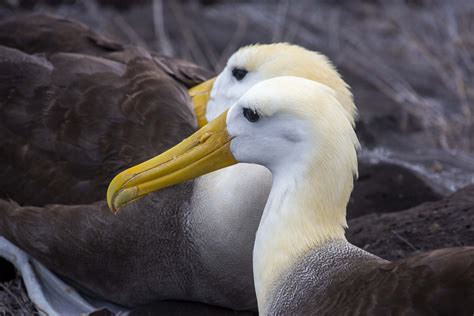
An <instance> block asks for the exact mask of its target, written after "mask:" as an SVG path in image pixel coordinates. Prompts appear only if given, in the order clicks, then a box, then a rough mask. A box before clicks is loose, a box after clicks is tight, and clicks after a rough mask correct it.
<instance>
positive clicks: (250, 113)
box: [243, 108, 260, 122]
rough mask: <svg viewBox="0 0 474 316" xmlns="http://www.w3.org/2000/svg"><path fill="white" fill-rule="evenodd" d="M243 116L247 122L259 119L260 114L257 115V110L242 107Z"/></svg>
mask: <svg viewBox="0 0 474 316" xmlns="http://www.w3.org/2000/svg"><path fill="white" fill-rule="evenodd" d="M243 112H244V116H245V118H246V119H247V120H248V121H249V122H256V121H258V120H259V119H260V116H259V115H258V113H257V111H255V110H251V109H249V108H244V109H243Z"/></svg>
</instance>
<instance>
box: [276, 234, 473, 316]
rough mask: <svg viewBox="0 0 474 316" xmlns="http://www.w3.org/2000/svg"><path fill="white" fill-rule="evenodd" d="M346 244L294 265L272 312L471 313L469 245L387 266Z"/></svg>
mask: <svg viewBox="0 0 474 316" xmlns="http://www.w3.org/2000/svg"><path fill="white" fill-rule="evenodd" d="M346 244H347V243H346ZM347 245H348V244H347ZM347 245H344V244H339V245H336V246H334V245H329V246H328V247H327V248H326V249H318V250H315V251H314V252H313V253H311V254H309V255H308V256H307V257H306V258H304V259H303V260H302V261H301V262H299V263H298V264H297V266H296V268H295V269H294V271H292V272H291V273H289V274H288V275H287V276H285V278H284V280H283V281H282V283H281V284H280V285H279V286H278V288H279V289H280V290H279V291H278V292H277V294H276V295H275V298H274V299H273V307H272V311H273V312H275V313H281V314H282V315H427V316H428V315H444V316H448V315H466V316H471V315H473V313H474V247H460V248H447V249H440V250H435V251H431V252H427V253H424V254H421V255H417V256H413V257H409V258H406V259H403V260H399V261H396V262H387V261H383V260H381V259H379V258H377V257H373V256H371V255H369V254H368V253H365V252H363V251H361V250H360V249H359V250H357V248H355V247H354V246H347Z"/></svg>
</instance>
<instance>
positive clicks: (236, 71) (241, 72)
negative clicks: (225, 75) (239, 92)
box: [232, 68, 248, 81]
mask: <svg viewBox="0 0 474 316" xmlns="http://www.w3.org/2000/svg"><path fill="white" fill-rule="evenodd" d="M247 72H248V71H247V70H245V69H242V68H233V69H232V76H233V77H234V78H235V79H237V80H238V81H240V80H242V79H244V77H245V75H246V74H247Z"/></svg>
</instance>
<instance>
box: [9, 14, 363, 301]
mask: <svg viewBox="0 0 474 316" xmlns="http://www.w3.org/2000/svg"><path fill="white" fill-rule="evenodd" d="M0 44H3V45H4V47H1V50H0V54H1V56H2V60H1V63H0V69H1V71H0V73H1V74H2V78H3V79H2V81H1V82H0V92H1V93H2V103H1V112H0V117H1V120H2V121H1V122H2V123H1V124H0V128H1V129H2V136H1V139H0V142H1V144H2V146H1V148H2V149H1V150H2V156H3V157H5V159H2V162H1V166H2V178H1V182H0V188H1V190H0V191H1V193H2V197H3V198H8V199H12V200H13V201H10V200H3V201H1V202H0V217H1V218H0V235H2V236H4V237H5V238H7V239H8V240H9V241H11V242H13V243H14V244H15V245H17V246H19V247H20V248H21V249H23V250H24V251H26V252H27V253H28V254H29V255H31V256H32V257H33V258H35V259H36V260H38V261H39V262H41V263H42V264H44V265H45V266H46V267H47V268H49V269H50V270H51V271H53V272H55V273H56V274H58V275H60V276H61V277H62V278H63V279H64V280H66V281H67V282H68V283H69V284H72V285H74V286H75V287H76V288H78V289H80V290H81V291H83V292H85V293H88V294H89V295H91V296H94V297H98V298H102V299H106V300H108V301H111V302H114V303H116V304H119V305H123V306H128V307H133V306H138V305H141V304H146V303H150V302H153V301H157V300H189V301H198V302H204V303H208V304H212V305H218V306H223V307H228V308H232V309H236V310H254V309H256V306H257V305H256V296H255V290H254V286H253V275H252V249H253V244H254V238H255V232H256V230H257V227H258V223H259V220H260V217H261V214H262V211H263V208H264V205H265V202H266V200H267V197H268V194H269V191H270V187H271V174H270V173H269V172H268V170H267V169H265V168H264V167H261V166H258V165H254V164H240V165H236V166H232V167H229V168H227V169H224V170H220V171H217V172H215V173H212V174H209V175H205V176H202V177H200V178H197V179H196V180H194V181H189V182H187V183H183V184H180V185H177V186H174V187H172V188H168V189H166V190H162V191H160V192H155V193H153V194H150V195H147V196H146V197H144V198H142V199H140V200H138V201H135V202H134V203H130V202H131V200H126V199H125V198H123V197H124V196H123V195H122V196H121V197H122V198H121V199H118V198H111V200H112V202H111V205H112V206H113V208H114V209H115V210H117V209H119V208H121V209H122V212H121V215H120V216H114V215H113V214H111V213H110V212H108V209H107V205H106V202H105V199H104V197H105V193H106V189H107V184H108V183H109V182H110V181H111V179H112V178H113V176H114V175H115V174H117V173H119V172H120V171H121V170H124V169H125V170H126V169H127V168H128V167H131V166H133V165H136V164H138V163H139V162H142V161H145V160H147V159H149V158H151V157H153V156H155V155H157V154H160V153H162V152H164V151H165V150H166V149H168V148H170V147H172V146H173V145H175V144H177V143H178V142H179V141H181V140H183V139H184V138H186V137H187V136H189V135H190V134H192V133H193V132H194V131H196V129H197V127H198V125H200V126H202V125H204V124H205V123H206V122H207V121H209V120H212V119H214V118H215V117H217V116H219V115H220V113H221V112H223V111H225V110H226V109H227V108H228V107H229V106H230V105H232V104H233V103H234V102H235V101H237V100H238V99H239V98H240V96H241V95H243V94H244V93H245V92H246V91H247V90H248V89H250V88H251V87H252V86H253V85H255V84H256V83H258V82H261V81H263V80H265V79H268V78H272V77H278V76H283V75H293V76H299V77H305V78H307V79H310V80H314V81H318V82H321V83H324V84H326V85H328V86H330V87H331V88H332V89H334V91H336V98H337V99H338V100H339V102H340V103H341V104H342V105H343V106H344V108H345V110H346V115H347V117H348V120H349V121H351V122H353V120H354V116H355V106H354V103H353V100H352V95H351V93H350V91H349V88H348V86H347V84H346V83H345V82H344V81H343V80H342V79H341V77H340V76H339V74H338V72H337V71H336V69H335V68H334V67H333V66H332V64H331V63H330V62H329V60H328V59H327V58H326V57H324V56H323V55H321V54H319V53H317V52H313V51H309V50H306V49H304V48H302V47H298V46H295V45H290V44H286V43H278V44H269V45H253V46H248V47H244V48H242V49H240V50H239V51H237V52H236V53H235V54H234V55H233V56H231V57H230V58H229V60H228V62H227V64H226V66H225V68H224V69H223V70H222V72H221V73H220V74H219V75H218V76H217V77H216V78H214V79H211V80H209V81H206V82H204V83H202V84H200V85H199V84H198V83H200V82H202V81H203V80H204V79H205V78H207V77H208V75H207V74H206V72H205V71H204V70H202V69H201V68H199V67H197V66H195V65H193V64H190V63H187V62H184V61H182V60H179V59H173V58H168V57H163V56H159V55H157V54H153V53H148V52H146V51H144V50H143V49H140V48H136V47H126V46H123V45H120V44H118V43H115V42H113V41H111V40H108V39H106V38H103V37H101V36H99V35H97V34H95V33H93V32H92V31H90V30H88V29H87V28H85V27H84V26H83V25H81V24H78V23H74V22H71V21H68V20H63V19H58V18H52V17H49V16H43V15H39V16H30V17H24V18H15V19H12V20H10V21H6V22H4V23H2V24H1V25H0ZM188 88H191V89H190V90H188ZM193 112H195V114H194V113H193ZM235 192H238V194H235ZM242 196H245V199H242V198H241V197H242ZM132 198H133V199H135V197H132Z"/></svg>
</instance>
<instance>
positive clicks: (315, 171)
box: [107, 76, 358, 226]
mask: <svg viewBox="0 0 474 316" xmlns="http://www.w3.org/2000/svg"><path fill="white" fill-rule="evenodd" d="M335 96H336V92H335V91H334V90H333V89H331V88H329V87H328V86H326V85H323V84H320V83H317V82H315V81H311V80H307V79H303V78H299V77H289V76H288V77H278V78H273V79H269V80H267V81H263V82H261V83H258V84H256V85H255V86H254V87H253V88H251V89H250V90H249V91H248V92H247V93H245V95H244V96H243V97H242V98H241V99H239V100H238V101H237V102H236V103H235V104H234V105H233V106H232V107H231V108H230V109H229V110H228V111H226V112H224V113H222V114H221V115H219V116H218V117H217V118H216V119H215V120H213V121H212V122H210V123H209V124H207V125H206V126H205V127H203V128H202V129H200V130H199V131H197V132H196V133H195V134H193V135H192V136H190V137H189V138H187V139H186V140H184V141H183V142H181V143H180V144H178V145H177V146H175V147H173V148H172V149H170V150H168V151H166V152H165V153H163V154H161V155H159V156H157V157H155V158H152V159H150V160H148V161H146V162H144V163H142V164H140V165H137V166H135V167H132V168H130V169H127V170H125V171H123V172H122V173H120V174H119V175H117V176H116V177H115V178H114V180H113V181H112V182H111V184H110V186H109V190H108V193H107V201H108V203H109V206H110V207H111V208H112V209H114V210H116V209H118V208H120V207H121V206H123V205H125V204H127V203H129V202H131V201H134V200H135V199H137V198H140V197H142V196H144V195H146V194H148V193H150V192H153V191H157V190H159V189H162V188H164V187H168V186H171V185H175V184H177V183H180V182H183V181H186V180H189V179H192V178H196V177H198V176H201V175H203V174H206V173H209V172H211V171H214V170H217V169H221V168H224V167H227V166H230V165H233V164H236V163H238V162H247V163H256V164H261V165H263V166H265V167H267V168H268V169H270V171H271V172H272V173H273V178H274V184H273V186H275V184H276V182H278V181H281V182H285V181H286V182H290V183H291V182H295V183H297V182H298V181H300V180H302V179H310V181H314V183H312V186H311V187H310V188H305V189H304V190H306V191H307V194H308V196H311V195H314V194H313V193H311V192H312V188H313V189H314V188H317V189H318V190H319V193H321V194H324V195H326V197H325V198H324V199H322V198H321V199H319V200H314V199H312V200H311V201H313V202H314V201H316V202H315V203H318V204H327V207H326V209H327V210H331V209H338V210H344V212H343V213H341V214H339V215H338V216H337V218H335V219H334V218H333V216H332V215H331V216H329V217H328V218H331V219H334V220H335V221H336V222H338V223H339V224H340V225H339V226H344V225H345V206H346V203H347V201H348V198H349V195H350V192H351V190H352V177H353V173H355V172H356V168H357V158H356V147H357V144H358V143H357V138H356V136H355V132H354V130H353V127H352V122H351V120H350V118H349V116H348V115H347V112H346V111H345V109H344V108H343V106H342V105H341V104H340V102H339V101H338V100H337V99H336V97H335ZM324 206H325V205H323V207H324ZM264 216H265V214H264Z"/></svg>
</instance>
